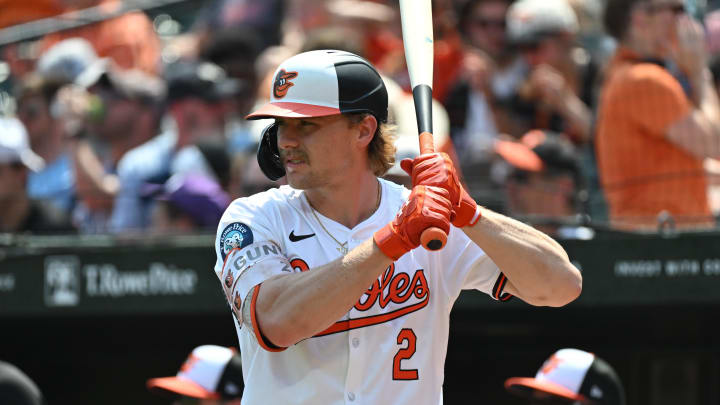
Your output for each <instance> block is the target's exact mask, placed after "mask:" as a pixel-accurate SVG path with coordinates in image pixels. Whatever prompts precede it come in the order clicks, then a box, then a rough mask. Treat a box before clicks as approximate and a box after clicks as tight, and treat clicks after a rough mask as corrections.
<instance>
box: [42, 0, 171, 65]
mask: <svg viewBox="0 0 720 405" xmlns="http://www.w3.org/2000/svg"><path fill="white" fill-rule="evenodd" d="M57 1H58V3H61V4H63V6H64V9H63V12H69V11H74V10H79V9H83V8H88V7H93V6H101V7H102V8H103V9H107V10H108V11H112V10H114V9H115V8H117V7H120V5H121V2H119V1H118V0H72V1H68V0H57ZM72 37H80V38H83V39H85V40H87V41H89V42H90V43H91V44H92V46H93V48H94V49H95V52H96V53H97V54H98V56H100V57H103V58H105V57H108V58H111V59H112V60H113V61H114V62H115V64H116V65H117V66H118V67H119V68H121V69H139V70H141V71H143V72H145V73H148V74H152V75H157V74H158V73H159V71H160V66H161V64H160V50H161V44H160V39H159V38H158V36H157V34H156V33H155V30H154V28H153V24H152V21H150V19H149V18H148V16H147V15H145V13H143V12H141V11H134V12H130V13H127V14H123V15H121V16H119V17H115V18H111V19H108V20H104V21H101V22H98V23H95V24H89V25H85V26H82V27H78V28H74V29H70V30H64V31H58V32H54V33H52V34H48V35H46V36H45V37H44V38H43V39H42V40H41V41H40V51H41V52H44V51H45V50H47V49H49V48H50V47H51V46H53V45H54V44H56V43H58V42H60V41H62V40H63V39H66V38H72Z"/></svg>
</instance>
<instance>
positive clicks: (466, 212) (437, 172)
mask: <svg viewBox="0 0 720 405" xmlns="http://www.w3.org/2000/svg"><path fill="white" fill-rule="evenodd" d="M400 167H402V169H403V170H405V172H407V174H409V175H410V177H411V178H412V184H413V186H417V185H424V186H434V187H442V188H444V189H445V190H447V191H448V193H450V198H449V199H450V203H451V204H452V207H453V208H452V210H453V212H452V217H451V221H452V224H453V225H455V226H457V227H458V228H462V227H463V226H467V225H475V223H477V221H478V220H479V219H480V214H479V207H478V205H477V203H476V202H475V200H473V199H472V197H470V195H469V194H468V193H467V191H465V189H464V188H463V186H462V184H460V179H459V178H458V175H457V171H456V170H455V166H454V165H453V163H452V160H451V159H450V156H448V155H447V154H446V153H427V154H424V155H420V156H418V157H416V158H415V159H403V160H402V161H401V162H400Z"/></svg>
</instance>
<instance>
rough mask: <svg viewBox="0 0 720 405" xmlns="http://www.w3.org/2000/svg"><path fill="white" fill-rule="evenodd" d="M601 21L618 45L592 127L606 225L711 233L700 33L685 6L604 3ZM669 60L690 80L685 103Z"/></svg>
mask: <svg viewBox="0 0 720 405" xmlns="http://www.w3.org/2000/svg"><path fill="white" fill-rule="evenodd" d="M604 22H605V25H606V28H607V30H608V32H609V33H610V34H611V35H613V37H615V38H616V39H617V40H618V42H619V44H620V46H619V47H618V49H617V51H616V53H615V55H614V57H613V60H612V61H611V64H610V65H609V67H608V69H607V72H606V73H605V82H604V85H603V89H602V96H601V100H600V110H599V114H598V124H597V125H598V133H597V157H598V164H599V172H600V180H601V182H602V186H603V189H604V191H605V196H606V198H607V200H608V205H609V211H610V212H609V214H610V221H611V224H612V225H613V226H615V227H617V228H622V229H632V230H656V229H657V228H658V226H659V222H658V221H659V219H662V222H663V223H665V222H667V218H672V222H673V223H674V224H675V225H676V226H677V227H678V228H685V229H688V228H698V227H711V226H713V225H714V220H713V217H712V211H711V207H710V205H709V201H708V200H709V198H708V193H707V188H708V175H707V174H706V172H705V167H704V160H705V159H706V158H718V157H720V105H719V104H718V96H717V92H716V91H715V88H714V84H713V82H712V75H711V73H710V71H709V69H708V66H707V58H708V57H707V52H706V49H705V34H704V32H703V28H702V26H701V25H700V24H699V23H698V22H696V21H694V20H693V19H692V18H691V17H689V16H688V15H686V13H685V9H684V7H683V2H682V0H645V1H641V0H634V1H631V0H610V1H609V2H608V5H607V8H606V12H605V17H604ZM667 62H673V64H674V65H675V66H677V67H678V68H679V70H681V71H682V72H683V74H684V76H685V77H687V78H688V82H689V84H690V92H689V95H688V93H686V92H685V91H684V89H683V87H682V86H681V84H680V82H679V81H678V80H677V79H676V78H675V77H673V75H672V74H671V73H670V71H669V70H668V69H667V68H666V64H667ZM668 214H669V215H668Z"/></svg>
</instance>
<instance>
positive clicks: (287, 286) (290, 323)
mask: <svg viewBox="0 0 720 405" xmlns="http://www.w3.org/2000/svg"><path fill="white" fill-rule="evenodd" d="M390 263H391V260H390V259H388V258H387V257H386V256H385V255H384V254H383V253H382V252H381V251H380V250H379V249H378V248H377V246H375V244H374V243H373V241H372V239H369V240H367V241H365V242H364V243H363V244H362V245H360V246H358V247H357V248H355V249H353V250H352V251H350V252H349V253H348V254H347V256H345V257H343V258H341V259H338V260H335V261H332V262H330V263H328V264H326V265H324V266H321V267H317V268H314V269H310V270H309V271H306V272H302V273H293V274H287V275H282V276H278V277H275V278H272V279H269V280H267V281H265V282H264V283H263V284H262V287H261V288H260V290H259V291H260V292H259V296H258V298H257V304H256V305H257V306H256V316H257V320H258V325H259V326H260V328H261V331H262V333H263V335H264V336H265V337H266V338H267V339H269V340H270V341H271V342H272V343H273V344H275V345H277V346H281V347H287V346H291V345H293V344H295V343H297V342H299V341H300V340H302V339H305V338H308V337H311V336H313V335H315V334H316V333H318V332H321V331H323V330H325V329H326V328H327V327H329V326H330V325H332V324H333V323H334V322H336V321H338V320H339V319H340V318H341V317H342V316H343V315H344V314H345V313H347V311H348V310H349V309H350V308H352V306H353V305H355V303H356V302H357V300H358V299H359V298H360V296H362V294H363V293H364V292H365V290H366V289H367V288H368V287H369V286H370V285H371V284H372V283H373V282H374V281H375V280H376V279H377V277H378V276H379V275H380V274H381V273H382V272H383V271H384V270H385V269H386V268H387V266H389V265H390Z"/></svg>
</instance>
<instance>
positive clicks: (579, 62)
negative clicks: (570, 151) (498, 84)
mask: <svg viewBox="0 0 720 405" xmlns="http://www.w3.org/2000/svg"><path fill="white" fill-rule="evenodd" d="M507 29H508V38H509V40H510V42H511V43H512V44H513V45H514V46H515V47H517V49H518V50H519V51H520V53H521V55H522V56H523V59H524V60H525V62H526V63H527V64H528V65H529V66H530V72H529V73H528V75H527V77H526V79H525V80H524V82H523V83H522V84H521V85H520V87H519V89H518V92H517V96H516V97H515V98H514V100H513V103H512V105H511V106H510V108H511V109H512V110H513V117H515V118H516V119H518V120H521V121H522V122H523V123H524V125H525V126H526V128H525V130H530V129H549V130H552V131H555V132H561V133H565V134H567V135H568V136H569V137H570V138H571V139H573V141H574V142H575V143H577V144H582V143H585V142H586V141H588V140H589V138H590V131H591V126H592V112H591V106H592V105H593V89H594V81H595V77H596V72H597V67H596V64H595V63H594V61H593V60H592V59H591V58H590V54H588V53H587V52H586V51H584V50H583V49H582V48H580V47H578V46H576V34H577V32H578V20H577V17H576V15H575V12H574V11H573V9H572V7H570V5H569V4H568V2H567V0H520V1H518V2H515V3H513V4H512V6H510V9H509V10H508V14H507ZM523 132H524V131H523Z"/></svg>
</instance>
